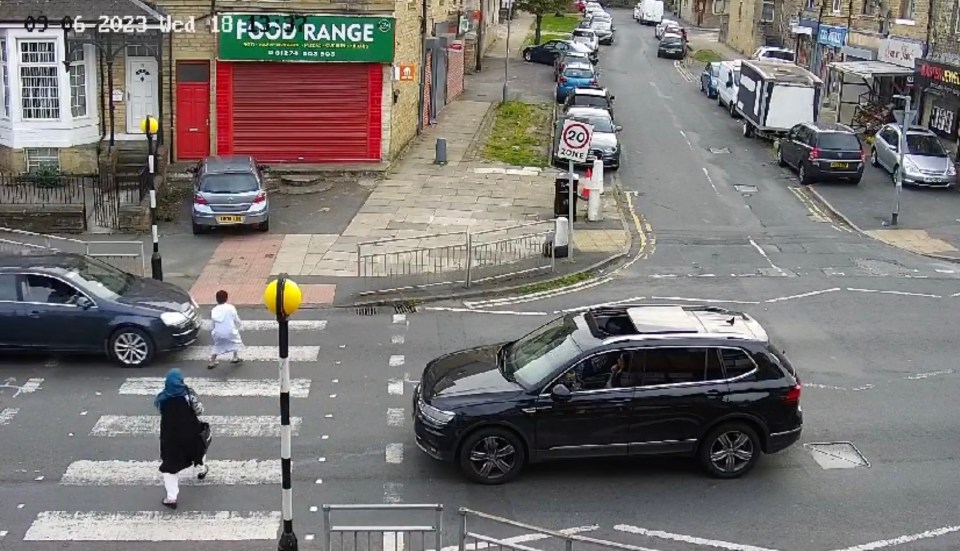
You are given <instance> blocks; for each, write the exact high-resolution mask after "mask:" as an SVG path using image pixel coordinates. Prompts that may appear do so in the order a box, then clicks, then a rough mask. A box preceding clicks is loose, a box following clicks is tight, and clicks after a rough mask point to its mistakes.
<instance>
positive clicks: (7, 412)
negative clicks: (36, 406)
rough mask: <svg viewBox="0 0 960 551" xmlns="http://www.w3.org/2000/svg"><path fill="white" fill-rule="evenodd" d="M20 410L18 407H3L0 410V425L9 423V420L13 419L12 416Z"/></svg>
mask: <svg viewBox="0 0 960 551" xmlns="http://www.w3.org/2000/svg"><path fill="white" fill-rule="evenodd" d="M19 412H20V410H19V409H18V408H4V409H3V411H0V427H2V426H3V425H9V424H10V421H13V418H14V417H16V416H17V413H19Z"/></svg>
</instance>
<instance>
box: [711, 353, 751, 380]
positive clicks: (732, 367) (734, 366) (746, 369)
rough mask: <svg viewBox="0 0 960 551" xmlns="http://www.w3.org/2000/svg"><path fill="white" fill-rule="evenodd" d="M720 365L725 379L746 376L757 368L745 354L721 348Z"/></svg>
mask: <svg viewBox="0 0 960 551" xmlns="http://www.w3.org/2000/svg"><path fill="white" fill-rule="evenodd" d="M720 363H722V364H723V371H724V373H726V378H727V379H733V378H734V377H739V376H741V375H746V374H747V373H750V372H751V371H753V370H754V369H756V367H757V366H756V365H755V364H754V363H753V360H751V359H750V356H748V355H747V353H746V352H744V351H743V350H739V349H735V348H721V349H720Z"/></svg>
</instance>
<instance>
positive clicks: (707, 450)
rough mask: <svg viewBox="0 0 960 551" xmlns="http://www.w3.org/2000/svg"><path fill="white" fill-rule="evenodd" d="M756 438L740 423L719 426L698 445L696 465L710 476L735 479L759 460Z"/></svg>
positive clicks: (757, 439)
mask: <svg viewBox="0 0 960 551" xmlns="http://www.w3.org/2000/svg"><path fill="white" fill-rule="evenodd" d="M760 452H761V450H760V438H759V437H758V436H757V433H756V431H754V430H753V429H752V428H750V427H749V426H747V425H745V424H742V423H730V424H726V425H721V426H719V427H717V428H716V429H714V430H713V431H711V432H710V434H708V435H707V437H706V438H705V439H704V440H703V443H702V444H701V445H700V462H701V463H702V464H703V467H704V468H705V469H706V470H707V472H709V473H710V475H712V476H714V477H717V478H737V477H740V476H743V475H744V474H746V473H747V472H748V471H750V469H752V468H753V467H754V465H756V464H757V459H759V458H760Z"/></svg>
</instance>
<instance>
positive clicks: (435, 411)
mask: <svg viewBox="0 0 960 551" xmlns="http://www.w3.org/2000/svg"><path fill="white" fill-rule="evenodd" d="M420 414H421V415H423V416H424V417H426V418H427V420H428V421H430V422H431V423H434V424H436V425H446V424H447V423H449V422H450V421H453V418H454V417H456V416H457V414H456V413H454V412H452V411H444V410H442V409H439V408H435V407H433V406H431V405H430V404H428V403H426V402H424V401H423V398H421V399H420Z"/></svg>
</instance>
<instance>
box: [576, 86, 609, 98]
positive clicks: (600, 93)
mask: <svg viewBox="0 0 960 551" xmlns="http://www.w3.org/2000/svg"><path fill="white" fill-rule="evenodd" d="M573 93H574V95H577V96H596V97H598V98H605V97H607V89H606V88H574V89H573Z"/></svg>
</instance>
